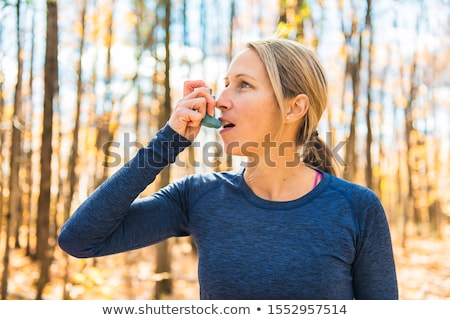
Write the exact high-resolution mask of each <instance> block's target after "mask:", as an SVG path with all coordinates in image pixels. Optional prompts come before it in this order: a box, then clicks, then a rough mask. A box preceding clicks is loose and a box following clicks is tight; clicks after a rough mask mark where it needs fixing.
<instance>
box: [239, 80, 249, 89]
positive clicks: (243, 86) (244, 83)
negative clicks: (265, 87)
mask: <svg viewBox="0 0 450 320" xmlns="http://www.w3.org/2000/svg"><path fill="white" fill-rule="evenodd" d="M241 88H244V89H246V88H250V84H249V83H248V82H246V81H242V82H241Z"/></svg>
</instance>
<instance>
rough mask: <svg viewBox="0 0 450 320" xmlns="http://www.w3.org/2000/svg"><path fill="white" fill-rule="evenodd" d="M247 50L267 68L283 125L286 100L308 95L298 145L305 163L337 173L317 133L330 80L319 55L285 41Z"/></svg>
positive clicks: (255, 45)
mask: <svg viewBox="0 0 450 320" xmlns="http://www.w3.org/2000/svg"><path fill="white" fill-rule="evenodd" d="M247 47H248V48H250V49H252V50H254V51H255V52H256V53H257V54H258V56H259V57H260V59H261V60H262V62H263V64H264V65H265V68H266V71H267V74H268V76H269V79H270V82H271V84H272V87H273V90H274V94H275V97H276V100H277V102H278V106H279V108H280V122H281V124H282V126H284V123H285V114H286V113H285V101H286V99H289V98H293V97H295V96H297V95H298V94H305V95H306V96H308V98H309V103H310V106H309V108H308V111H307V112H306V114H305V116H304V118H303V121H301V123H300V125H299V128H298V131H297V138H296V141H295V142H296V144H297V146H299V147H302V148H303V154H302V160H303V162H304V163H305V164H307V165H309V166H311V167H314V168H317V169H320V170H323V171H325V172H329V173H331V174H335V170H334V167H333V156H332V153H331V151H330V150H329V148H328V147H327V145H326V144H325V143H324V141H322V140H321V139H320V138H319V137H318V136H317V134H316V132H317V125H318V123H319V120H320V119H321V117H322V114H323V112H324V111H325V108H326V106H327V97H328V93H327V79H326V76H325V72H324V70H323V67H322V64H321V63H320V61H319V59H318V58H317V56H316V54H315V53H314V52H313V51H312V50H310V49H308V48H307V47H305V46H304V45H302V44H300V43H299V42H297V41H294V40H289V39H282V38H273V39H268V40H261V41H252V42H249V43H247Z"/></svg>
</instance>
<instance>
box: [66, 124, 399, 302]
mask: <svg viewBox="0 0 450 320" xmlns="http://www.w3.org/2000/svg"><path fill="white" fill-rule="evenodd" d="M188 145H189V141H188V140H186V139H184V138H183V137H182V136H180V135H178V134H177V133H176V132H175V131H173V130H172V129H171V128H170V127H169V126H168V125H166V126H165V127H164V128H163V129H162V130H160V131H159V132H158V134H157V135H156V137H155V138H153V139H152V141H151V142H150V143H149V145H148V146H146V147H144V148H141V149H140V150H139V151H138V153H137V155H136V156H135V157H134V158H133V159H132V160H131V161H130V162H129V163H128V164H127V165H125V166H124V167H123V168H121V169H120V170H119V171H118V172H116V173H115V174H114V175H112V177H110V178H109V179H108V180H107V181H106V182H104V183H103V184H102V185H101V186H100V187H99V188H98V189H97V190H96V191H95V192H94V193H93V194H92V195H91V196H90V197H89V198H88V199H87V200H86V201H85V202H84V203H83V204H82V205H81V206H80V207H79V208H78V209H77V210H76V211H75V212H74V214H73V215H72V216H71V218H70V219H69V220H68V221H67V222H66V223H65V225H64V226H63V228H62V229H61V233H60V235H59V239H58V240H59V245H60V246H61V248H62V249H63V250H64V251H66V252H67V253H69V254H71V255H73V256H76V257H81V258H83V257H96V256H104V255H109V254H114V253H118V252H123V251H126V250H131V249H137V248H141V247H144V246H148V245H151V244H155V243H157V242H159V241H162V240H165V239H167V238H169V237H180V236H187V235H192V237H193V238H194V240H195V243H196V245H197V249H198V255H199V265H198V278H199V283H200V298H201V299H261V300H269V299H278V300H283V299H297V300H300V299H308V300H311V299H322V300H324V299H398V290H397V280H396V272H395V265H394V259H393V252H392V245H391V238H390V233H389V228H388V223H387V220H386V215H385V212H384V210H383V207H382V205H381V203H380V201H379V200H378V198H377V197H376V195H375V194H374V193H373V192H372V191H370V190H369V189H367V188H364V187H362V186H359V185H356V184H353V183H349V182H347V181H344V180H342V179H340V178H337V177H334V176H332V175H330V174H327V173H325V172H321V173H322V174H323V177H322V180H321V182H320V183H319V184H318V185H317V186H316V187H315V188H314V189H313V190H312V191H311V192H309V193H308V194H306V195H305V196H303V197H301V198H299V199H297V200H292V201H284V202H275V201H268V200H264V199H262V198H259V197H258V196H256V195H255V194H254V193H253V192H252V191H251V190H250V189H249V187H248V186H247V185H246V183H245V181H244V179H243V170H244V169H241V170H238V171H236V172H223V173H211V174H194V175H190V176H187V177H185V178H183V179H181V180H179V181H177V182H174V183H173V184H170V185H169V186H167V187H166V188H164V189H161V190H160V191H158V192H156V193H154V194H153V195H151V196H148V197H145V198H138V199H136V198H137V197H138V196H139V194H140V193H141V192H142V191H143V190H144V189H145V188H146V187H147V186H148V185H149V184H150V183H151V182H152V181H153V180H154V179H155V177H156V176H157V174H158V173H159V172H160V171H161V170H162V169H163V168H164V167H165V166H167V165H168V164H169V163H172V162H174V161H175V158H176V156H177V155H178V153H179V152H181V151H182V150H183V149H184V148H185V147H187V146H188ZM268 183H270V182H268Z"/></svg>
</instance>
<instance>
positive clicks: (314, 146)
mask: <svg viewBox="0 0 450 320" xmlns="http://www.w3.org/2000/svg"><path fill="white" fill-rule="evenodd" d="M302 161H303V163H304V164H305V165H307V166H309V167H311V168H313V169H319V170H321V171H324V172H327V173H329V174H332V175H334V176H335V175H336V169H335V167H334V166H333V164H334V162H335V161H334V157H333V153H332V152H331V150H330V148H328V146H327V144H326V143H325V141H323V140H322V139H321V138H319V136H318V134H317V131H316V132H314V133H313V134H312V135H311V136H310V138H309V139H308V142H306V143H305V144H304V145H303V154H302Z"/></svg>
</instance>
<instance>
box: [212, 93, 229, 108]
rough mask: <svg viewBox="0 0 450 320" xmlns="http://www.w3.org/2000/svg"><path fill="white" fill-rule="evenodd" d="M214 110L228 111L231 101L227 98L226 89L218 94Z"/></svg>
mask: <svg viewBox="0 0 450 320" xmlns="http://www.w3.org/2000/svg"><path fill="white" fill-rule="evenodd" d="M216 108H217V109H219V110H220V111H223V110H226V109H230V108H231V101H230V99H229V98H228V97H227V93H226V89H225V90H223V91H222V92H221V93H220V94H219V97H218V99H217V100H216Z"/></svg>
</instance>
